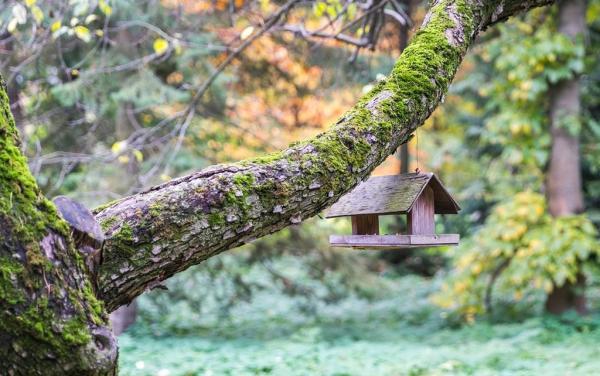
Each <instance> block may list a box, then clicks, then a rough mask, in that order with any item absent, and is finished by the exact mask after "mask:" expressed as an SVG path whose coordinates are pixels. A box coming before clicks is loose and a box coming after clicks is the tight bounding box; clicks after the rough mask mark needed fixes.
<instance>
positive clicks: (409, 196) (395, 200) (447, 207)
mask: <svg viewBox="0 0 600 376" xmlns="http://www.w3.org/2000/svg"><path fill="white" fill-rule="evenodd" d="M427 186H430V187H431V188H432V189H433V199H434V211H435V213H436V214H457V213H458V211H459V210H460V207H459V206H458V204H457V203H456V201H454V199H453V198H452V196H451V195H450V193H448V191H447V190H446V188H445V187H444V186H443V184H442V182H441V181H440V180H439V179H438V178H437V177H436V176H435V175H434V174H432V173H426V174H422V173H419V174H417V173H412V174H402V175H388V176H374V177H371V178H369V179H368V180H366V181H364V182H362V183H360V184H359V185H358V186H356V188H354V190H352V191H351V192H350V193H348V194H346V195H345V196H343V197H342V198H341V199H340V200H339V201H338V202H337V203H335V204H334V205H333V206H332V207H331V208H330V209H329V211H328V212H327V215H326V217H327V218H333V217H343V216H349V215H363V214H406V213H408V212H410V210H411V209H412V206H413V204H414V202H415V201H416V200H417V198H418V197H419V196H420V195H421V193H422V192H423V190H424V189H425V187H427Z"/></svg>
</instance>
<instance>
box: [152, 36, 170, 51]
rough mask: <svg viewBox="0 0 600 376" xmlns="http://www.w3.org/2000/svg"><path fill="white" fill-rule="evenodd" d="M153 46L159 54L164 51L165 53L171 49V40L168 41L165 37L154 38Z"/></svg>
mask: <svg viewBox="0 0 600 376" xmlns="http://www.w3.org/2000/svg"><path fill="white" fill-rule="evenodd" d="M152 47H153V48H154V52H155V53H156V54H157V55H162V54H163V53H165V51H167V50H168V49H169V42H167V41H166V40H165V39H163V38H157V39H155V40H154V44H153V45H152Z"/></svg>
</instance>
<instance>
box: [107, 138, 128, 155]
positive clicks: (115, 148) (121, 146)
mask: <svg viewBox="0 0 600 376" xmlns="http://www.w3.org/2000/svg"><path fill="white" fill-rule="evenodd" d="M126 147H127V141H117V142H115V143H114V144H113V145H112V147H111V148H110V150H111V151H112V152H113V154H119V153H120V152H122V151H123V150H125V148H126Z"/></svg>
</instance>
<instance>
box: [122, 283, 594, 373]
mask: <svg viewBox="0 0 600 376" xmlns="http://www.w3.org/2000/svg"><path fill="white" fill-rule="evenodd" d="M430 285H431V283H429V282H427V281H424V280H420V279H416V278H413V277H410V278H404V279H403V280H402V281H401V282H400V283H399V285H398V288H399V290H398V291H403V292H402V293H397V294H395V295H394V296H390V297H389V298H387V299H381V300H378V301H375V302H366V301H361V300H358V299H357V300H354V301H353V300H349V301H346V302H342V303H340V305H339V306H337V307H334V308H335V309H331V310H329V311H327V310H325V311H324V312H321V313H320V314H319V315H318V316H311V317H303V318H298V317H289V319H286V318H285V317H281V316H280V315H279V316H276V317H265V318H264V319H262V320H260V319H256V318H255V316H252V315H250V314H248V316H247V317H250V319H247V320H246V319H244V318H240V317H237V318H232V319H230V320H225V321H223V324H222V325H218V326H213V327H205V328H203V329H198V330H196V331H195V332H194V334H193V335H192V334H186V335H183V336H152V335H150V334H148V330H142V329H140V327H139V325H138V327H134V328H133V330H131V331H130V332H129V333H127V334H124V335H122V336H121V337H120V338H119V343H120V346H121V354H120V374H122V375H286V376H287V375H340V376H341V375H596V374H598V372H599V371H598V370H599V369H600V320H599V319H598V318H597V317H595V316H592V317H589V318H585V319H578V318H575V317H572V316H566V317H563V318H561V319H558V318H551V317H543V316H542V317H530V318H528V319H525V320H523V321H521V322H508V323H507V322H504V323H495V324H491V323H488V322H486V321H480V322H476V323H475V324H473V325H466V326H453V325H451V323H449V322H448V321H447V320H444V319H443V318H442V317H443V316H444V314H443V313H442V312H440V311H439V310H437V309H436V308H434V307H432V306H431V305H430V304H429V303H428V300H427V298H426V296H427V293H428V291H430V289H431V286H430ZM270 304H274V303H270ZM275 304H276V303H275ZM252 307H254V308H253V309H255V311H256V312H258V313H260V309H261V308H260V304H257V303H254V304H253V305H252ZM263 311H264V312H268V309H267V307H263ZM256 312H255V313H256ZM265 314H266V313H265Z"/></svg>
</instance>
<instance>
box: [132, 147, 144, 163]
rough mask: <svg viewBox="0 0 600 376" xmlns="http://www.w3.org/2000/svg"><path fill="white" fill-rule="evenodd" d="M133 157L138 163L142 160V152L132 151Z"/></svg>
mask: <svg viewBox="0 0 600 376" xmlns="http://www.w3.org/2000/svg"><path fill="white" fill-rule="evenodd" d="M133 156H134V157H135V159H136V160H137V161H138V162H140V163H141V162H142V161H143V160H144V154H142V152H141V151H139V150H137V149H133Z"/></svg>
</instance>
